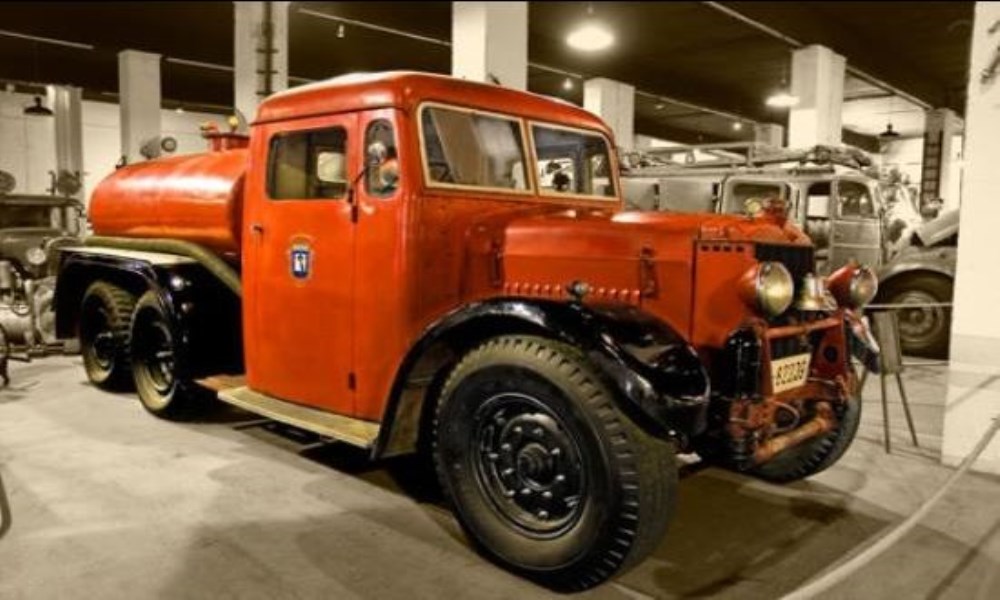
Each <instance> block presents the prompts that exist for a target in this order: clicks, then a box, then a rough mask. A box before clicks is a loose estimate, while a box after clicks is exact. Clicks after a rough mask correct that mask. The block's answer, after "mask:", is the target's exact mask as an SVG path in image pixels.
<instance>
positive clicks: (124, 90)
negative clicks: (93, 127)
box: [118, 50, 160, 164]
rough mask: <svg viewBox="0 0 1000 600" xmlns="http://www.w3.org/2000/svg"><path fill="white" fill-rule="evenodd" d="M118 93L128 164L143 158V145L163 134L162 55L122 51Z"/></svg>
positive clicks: (123, 144)
mask: <svg viewBox="0 0 1000 600" xmlns="http://www.w3.org/2000/svg"><path fill="white" fill-rule="evenodd" d="M118 96H119V101H120V102H121V105H120V108H119V110H120V115H121V136H122V137H121V140H122V156H123V157H125V160H126V162H127V163H128V164H132V163H136V162H140V161H143V160H145V157H143V156H142V154H141V153H140V149H141V148H142V145H143V144H145V143H146V142H148V141H149V140H151V139H153V138H156V137H158V136H159V135H160V55H159V54H151V53H149V52H139V51H138V50H123V51H121V52H119V53H118Z"/></svg>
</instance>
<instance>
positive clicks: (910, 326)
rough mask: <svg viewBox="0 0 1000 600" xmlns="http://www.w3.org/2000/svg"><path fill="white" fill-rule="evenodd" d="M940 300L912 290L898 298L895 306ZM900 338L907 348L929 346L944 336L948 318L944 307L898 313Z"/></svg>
mask: <svg viewBox="0 0 1000 600" xmlns="http://www.w3.org/2000/svg"><path fill="white" fill-rule="evenodd" d="M938 302H940V300H938V299H937V298H935V297H934V296H932V295H930V294H928V293H927V292H922V291H920V290H910V291H906V292H903V293H902V294H899V295H898V296H896V297H895V298H894V299H893V301H892V303H893V304H934V303H938ZM898 318H899V336H900V340H901V341H902V343H903V344H904V345H906V346H920V347H922V346H927V345H929V344H931V343H932V342H933V340H934V339H935V338H937V337H938V336H940V335H942V334H943V332H944V329H945V327H946V325H947V321H948V317H947V315H946V314H945V309H944V308H942V307H934V308H903V309H900V310H899V311H898Z"/></svg>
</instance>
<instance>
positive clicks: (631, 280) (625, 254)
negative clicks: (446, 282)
mask: <svg viewBox="0 0 1000 600" xmlns="http://www.w3.org/2000/svg"><path fill="white" fill-rule="evenodd" d="M706 242H714V243H712V244H710V246H712V247H716V246H718V247H723V246H731V247H732V249H733V250H734V251H733V252H732V258H733V261H734V263H735V262H736V261H737V260H739V261H742V262H740V265H743V266H740V267H739V268H740V269H744V268H745V261H746V260H750V261H752V260H753V251H752V250H751V249H749V246H752V245H753V244H757V243H763V244H772V245H776V244H777V245H796V246H808V245H809V240H808V238H807V237H806V236H805V235H804V234H803V233H802V232H801V231H799V230H798V229H797V228H795V227H794V226H793V225H791V224H790V223H787V222H785V221H784V220H780V219H777V218H774V217H772V216H765V217H760V218H749V217H744V216H734V215H715V214H671V213H655V212H615V211H610V210H608V211H604V210H588V209H565V208H559V209H549V210H543V211H538V210H533V211H528V212H525V213H521V214H520V215H516V216H511V215H505V216H504V218H502V220H501V221H500V222H497V221H491V220H490V219H489V217H487V218H485V219H484V220H483V221H480V222H479V224H478V225H477V226H476V227H475V228H474V229H473V234H472V236H471V238H470V243H471V248H470V252H471V254H472V255H473V256H474V257H475V256H478V257H479V259H475V258H474V259H473V260H470V261H469V264H470V266H472V265H478V267H475V266H473V267H472V268H473V269H477V270H478V272H473V273H469V274H468V279H467V280H466V281H467V282H468V283H470V284H472V286H473V287H475V288H478V289H494V290H495V289H496V288H497V287H500V288H502V293H504V294H506V295H512V296H530V297H541V298H552V299H567V298H569V297H570V289H571V285H572V284H573V283H574V282H581V283H584V284H586V288H587V289H588V293H587V297H586V301H587V302H593V303H601V302H611V303H627V304H631V305H635V306H643V307H645V308H646V309H647V310H650V311H651V312H653V313H655V314H657V315H658V316H659V317H660V318H662V319H663V320H664V321H666V322H668V324H670V325H671V326H672V327H674V328H675V330H677V331H679V332H686V331H690V324H691V315H692V304H693V303H694V297H693V291H694V287H695V281H694V279H695V271H696V269H695V263H696V256H695V255H696V247H702V246H704V245H705V243H706ZM737 248H739V255H738V256H737V252H736V251H735V250H736V249H737ZM480 285H481V286H482V287H479V286H480ZM737 301H738V300H736V299H735V296H734V302H737Z"/></svg>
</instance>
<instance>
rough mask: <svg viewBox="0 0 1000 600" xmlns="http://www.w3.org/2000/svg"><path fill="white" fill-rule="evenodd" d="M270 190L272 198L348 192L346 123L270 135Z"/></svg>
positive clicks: (306, 197) (323, 196)
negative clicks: (344, 126) (340, 125)
mask: <svg viewBox="0 0 1000 600" xmlns="http://www.w3.org/2000/svg"><path fill="white" fill-rule="evenodd" d="M267 193H268V196H270V198H271V199H272V200H311V199H340V198H345V197H346V196H347V132H346V131H345V130H344V128H343V127H331V128H329V129H316V130H312V131H295V132H291V133H281V134H278V135H275V136H274V137H272V138H271V145H270V151H269V153H268V169H267Z"/></svg>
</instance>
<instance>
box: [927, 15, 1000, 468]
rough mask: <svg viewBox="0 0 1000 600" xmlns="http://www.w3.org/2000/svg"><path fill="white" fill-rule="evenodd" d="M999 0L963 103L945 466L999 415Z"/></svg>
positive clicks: (991, 462)
mask: <svg viewBox="0 0 1000 600" xmlns="http://www.w3.org/2000/svg"><path fill="white" fill-rule="evenodd" d="M998 20H1000V3H994V2H976V5H975V21H974V25H973V31H972V53H971V64H970V67H969V71H968V72H969V77H970V79H969V85H968V103H967V104H966V114H965V119H966V128H965V155H964V162H965V169H964V180H963V182H962V198H961V203H962V204H961V217H960V225H959V229H960V231H961V234H960V235H959V237H958V271H957V274H956V281H955V298H954V302H955V307H954V320H953V321H952V328H951V364H950V365H949V376H948V401H947V402H948V403H947V406H946V407H945V415H944V436H943V440H942V449H941V454H942V458H943V460H944V462H945V463H946V464H956V463H958V462H959V461H960V460H961V459H962V458H963V457H964V456H965V455H967V454H968V453H969V452H970V451H971V450H972V448H973V446H974V445H975V444H976V442H977V441H978V440H979V438H980V437H981V436H982V435H983V432H984V431H985V430H986V428H987V427H988V426H989V425H990V420H991V419H994V418H997V417H998V416H1000V316H998V313H997V310H998V307H1000V286H998V285H997V284H996V277H995V273H996V256H997V232H998V231H1000V202H997V198H1000V169H998V168H997V161H996V157H997V156H1000V136H997V135H996V132H997V131H998V130H1000V73H998V74H997V76H996V77H995V78H993V79H992V80H989V81H986V82H983V81H982V80H981V79H980V74H981V73H982V72H983V70H984V69H986V68H987V66H988V65H989V64H990V62H991V61H992V59H993V56H994V54H995V53H996V46H997V36H996V34H995V33H994V34H990V33H989V29H990V27H991V26H992V25H993V24H994V23H996V22H997V21H998ZM976 468H977V469H980V470H983V471H988V472H991V473H997V474H1000V439H995V440H994V441H993V443H992V444H991V445H990V446H988V447H987V448H986V451H985V452H984V454H983V456H982V458H981V459H980V461H979V462H977V463H976Z"/></svg>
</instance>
